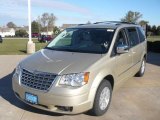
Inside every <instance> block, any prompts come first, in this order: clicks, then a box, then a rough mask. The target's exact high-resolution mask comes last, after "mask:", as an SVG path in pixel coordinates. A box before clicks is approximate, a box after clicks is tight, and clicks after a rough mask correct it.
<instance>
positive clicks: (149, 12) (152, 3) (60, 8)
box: [0, 0, 160, 26]
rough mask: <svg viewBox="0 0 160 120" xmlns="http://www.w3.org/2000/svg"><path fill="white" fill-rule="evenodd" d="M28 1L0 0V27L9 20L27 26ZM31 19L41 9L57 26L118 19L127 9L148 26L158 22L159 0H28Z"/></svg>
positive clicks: (159, 21)
mask: <svg viewBox="0 0 160 120" xmlns="http://www.w3.org/2000/svg"><path fill="white" fill-rule="evenodd" d="M27 3H28V2H27V0H0V6H1V7H0V8H1V10H0V26H4V25H6V24H7V23H8V22H10V21H12V22H14V23H15V24H17V25H19V26H21V25H27V24H28V21H27ZM31 3H32V20H35V19H36V18H37V17H38V16H39V15H42V13H44V12H48V13H54V15H55V16H56V17H57V18H58V19H57V21H56V25H58V26H61V25H62V24H63V23H71V24H72V23H73V24H81V23H86V22H87V21H91V22H96V21H106V20H108V21H112V20H113V21H117V20H120V19H121V18H122V17H123V16H124V15H125V14H126V13H127V11H129V10H132V11H138V12H140V13H142V14H143V18H142V19H144V20H147V21H149V22H150V24H151V25H153V24H155V25H160V14H159V12H160V0H31Z"/></svg>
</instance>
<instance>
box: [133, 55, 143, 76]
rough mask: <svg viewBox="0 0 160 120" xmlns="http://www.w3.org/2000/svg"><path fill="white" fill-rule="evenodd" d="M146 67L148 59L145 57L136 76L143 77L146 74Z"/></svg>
mask: <svg viewBox="0 0 160 120" xmlns="http://www.w3.org/2000/svg"><path fill="white" fill-rule="evenodd" d="M145 68H146V60H145V58H143V60H142V63H141V68H140V70H139V71H138V72H137V73H136V75H135V76H136V77H142V76H143V75H144V72H145Z"/></svg>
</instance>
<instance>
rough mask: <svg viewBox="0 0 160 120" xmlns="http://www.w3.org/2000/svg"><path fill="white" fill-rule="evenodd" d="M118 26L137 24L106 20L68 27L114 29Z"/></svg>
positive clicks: (133, 25)
mask: <svg viewBox="0 0 160 120" xmlns="http://www.w3.org/2000/svg"><path fill="white" fill-rule="evenodd" d="M120 26H123V27H131V26H132V27H135V26H139V25H137V24H135V23H129V22H117V21H106V22H96V23H93V24H79V25H77V26H73V27H70V28H110V29H116V28H118V27H120Z"/></svg>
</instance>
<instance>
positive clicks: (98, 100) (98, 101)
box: [91, 80, 112, 116]
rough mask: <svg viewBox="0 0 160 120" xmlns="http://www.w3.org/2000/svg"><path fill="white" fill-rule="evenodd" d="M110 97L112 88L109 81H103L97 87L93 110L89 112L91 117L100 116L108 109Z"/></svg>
mask: <svg viewBox="0 0 160 120" xmlns="http://www.w3.org/2000/svg"><path fill="white" fill-rule="evenodd" d="M111 96H112V87H111V84H110V82H109V81H107V80H103V81H102V82H101V84H100V85H99V87H98V90H97V93H96V96H95V100H94V104H93V108H92V110H91V113H92V115H94V116H101V115H103V114H104V113H105V112H106V111H107V110H108V108H109V105H110V102H111Z"/></svg>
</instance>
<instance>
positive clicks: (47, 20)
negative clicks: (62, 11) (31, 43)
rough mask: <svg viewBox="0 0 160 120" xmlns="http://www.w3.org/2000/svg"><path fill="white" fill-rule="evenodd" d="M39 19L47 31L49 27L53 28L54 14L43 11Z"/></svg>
mask: <svg viewBox="0 0 160 120" xmlns="http://www.w3.org/2000/svg"><path fill="white" fill-rule="evenodd" d="M40 20H41V23H42V26H43V27H44V28H46V29H47V33H48V30H49V29H50V30H53V27H54V23H55V21H56V17H55V16H54V14H53V13H51V14H49V13H43V14H42V16H41V19H40Z"/></svg>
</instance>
